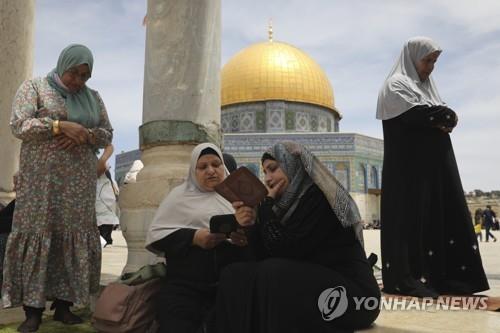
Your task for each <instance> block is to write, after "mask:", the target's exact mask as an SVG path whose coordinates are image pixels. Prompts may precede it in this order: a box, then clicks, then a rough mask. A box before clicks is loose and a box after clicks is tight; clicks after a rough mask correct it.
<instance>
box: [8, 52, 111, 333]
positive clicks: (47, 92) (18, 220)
mask: <svg viewBox="0 0 500 333" xmlns="http://www.w3.org/2000/svg"><path fill="white" fill-rule="evenodd" d="M93 63H94V59H93V56H92V52H91V51H90V50H89V49H88V48H87V47H86V46H84V45H79V44H71V45H69V46H68V47H66V48H65V49H64V50H62V52H61V54H60V55H59V59H58V61H57V66H56V68H55V69H54V70H52V71H51V72H50V73H48V75H47V76H45V77H39V78H34V79H30V80H26V81H25V82H23V83H22V84H21V86H20V87H19V89H18V91H17V93H16V96H15V97H14V102H13V106H12V116H11V119H10V127H11V130H12V133H13V134H14V136H15V137H17V138H18V139H21V140H22V143H21V155H20V163H19V164H20V170H19V179H18V181H17V184H16V185H17V187H16V194H17V198H16V209H15V211H14V218H13V221H12V232H11V233H10V235H9V239H8V241H7V251H6V255H5V262H4V275H3V277H4V282H3V286H2V288H3V289H2V300H3V306H4V307H16V306H20V305H22V306H23V308H24V312H25V315H26V319H25V321H24V322H23V323H21V325H20V326H19V327H18V331H19V332H36V331H37V330H38V328H39V325H40V323H41V321H42V313H43V311H44V309H45V304H46V302H47V300H53V303H52V306H51V308H52V309H54V308H55V313H54V320H56V321H60V322H62V323H63V324H68V325H72V324H78V323H81V322H82V319H81V318H80V317H78V316H77V315H75V314H74V313H72V312H71V311H70V307H71V306H72V305H73V304H74V303H76V304H79V305H85V304H88V303H89V302H90V295H91V294H94V293H96V292H97V291H98V290H99V280H100V276H101V244H100V237H99V231H98V230H97V224H96V214H95V193H96V178H97V177H96V164H97V157H96V155H95V151H96V149H98V148H104V147H105V146H106V145H108V144H110V143H111V139H112V136H113V129H112V127H111V124H110V123H109V119H108V116H107V113H106V108H105V106H104V103H103V101H102V99H101V97H100V95H99V93H98V92H97V91H95V90H92V89H90V88H89V87H87V85H86V82H87V81H88V80H89V79H90V77H91V76H92V68H93ZM68 331H70V330H69V329H68Z"/></svg>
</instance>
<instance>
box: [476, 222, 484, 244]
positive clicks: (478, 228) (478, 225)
mask: <svg viewBox="0 0 500 333" xmlns="http://www.w3.org/2000/svg"><path fill="white" fill-rule="evenodd" d="M474 232H475V233H476V237H477V238H478V239H479V241H480V242H482V241H483V232H482V231H481V223H476V224H475V225H474Z"/></svg>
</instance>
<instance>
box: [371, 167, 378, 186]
mask: <svg viewBox="0 0 500 333" xmlns="http://www.w3.org/2000/svg"><path fill="white" fill-rule="evenodd" d="M369 188H379V182H378V171H377V168H376V167H374V166H372V167H371V169H370V186H369Z"/></svg>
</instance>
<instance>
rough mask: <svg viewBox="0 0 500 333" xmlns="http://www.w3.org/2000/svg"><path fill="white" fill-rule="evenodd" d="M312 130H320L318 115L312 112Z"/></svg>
mask: <svg viewBox="0 0 500 333" xmlns="http://www.w3.org/2000/svg"><path fill="white" fill-rule="evenodd" d="M310 117H311V131H313V132H317V131H318V116H317V115H315V114H311V116H310Z"/></svg>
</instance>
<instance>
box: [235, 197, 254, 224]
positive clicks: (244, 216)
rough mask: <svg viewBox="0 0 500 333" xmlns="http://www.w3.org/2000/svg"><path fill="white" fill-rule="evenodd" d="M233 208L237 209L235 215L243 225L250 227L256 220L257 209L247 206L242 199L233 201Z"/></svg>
mask: <svg viewBox="0 0 500 333" xmlns="http://www.w3.org/2000/svg"><path fill="white" fill-rule="evenodd" d="M233 208H234V210H235V211H236V212H235V213H234V217H235V218H236V221H238V224H239V225H241V226H242V227H248V226H251V225H253V224H254V222H255V209H253V208H251V207H248V206H245V204H244V203H243V202H242V201H236V202H233Z"/></svg>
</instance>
